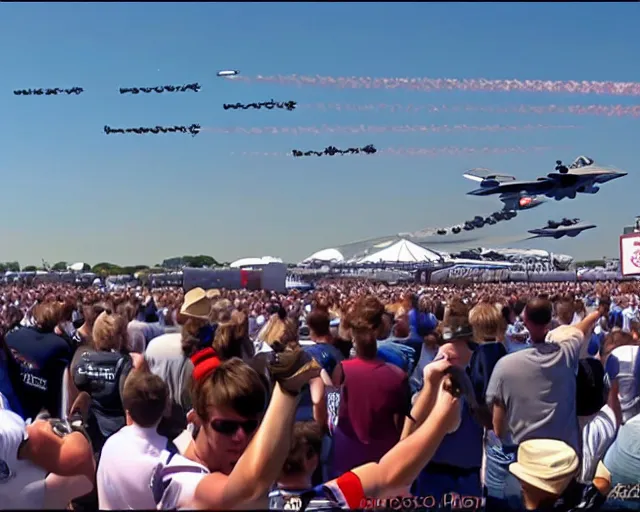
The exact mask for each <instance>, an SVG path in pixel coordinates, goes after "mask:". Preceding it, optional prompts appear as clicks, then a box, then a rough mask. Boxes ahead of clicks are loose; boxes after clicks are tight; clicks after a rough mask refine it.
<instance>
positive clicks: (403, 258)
mask: <svg viewBox="0 0 640 512" xmlns="http://www.w3.org/2000/svg"><path fill="white" fill-rule="evenodd" d="M439 260H441V257H440V255H439V254H438V253H436V252H434V251H430V250H429V249H425V248H424V247H422V246H421V245H418V244H414V243H413V242H410V241H409V240H405V239H402V240H398V241H397V242H396V243H395V244H393V245H390V246H389V247H387V248H386V249H382V250H381V251H378V252H376V253H373V254H370V255H369V256H366V257H364V258H362V259H361V260H359V262H358V263H380V262H389V263H420V262H423V261H439Z"/></svg>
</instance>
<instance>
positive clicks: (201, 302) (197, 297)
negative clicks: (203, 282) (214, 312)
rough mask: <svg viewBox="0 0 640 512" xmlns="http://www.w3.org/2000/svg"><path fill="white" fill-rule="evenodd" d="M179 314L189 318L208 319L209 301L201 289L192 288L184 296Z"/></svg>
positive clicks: (209, 311)
mask: <svg viewBox="0 0 640 512" xmlns="http://www.w3.org/2000/svg"><path fill="white" fill-rule="evenodd" d="M180 313H181V314H183V315H184V316H188V317H191V318H202V319H205V320H206V319H208V318H209V314H210V313H211V299H209V298H208V297H207V294H206V292H205V291H204V290H203V289H202V288H194V289H193V290H189V291H188V292H187V293H185V294H184V302H183V304H182V307H181V308H180Z"/></svg>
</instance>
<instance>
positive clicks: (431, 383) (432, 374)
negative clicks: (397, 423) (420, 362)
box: [400, 356, 451, 440]
mask: <svg viewBox="0 0 640 512" xmlns="http://www.w3.org/2000/svg"><path fill="white" fill-rule="evenodd" d="M449 366H451V363H450V362H449V360H448V359H447V357H446V356H445V358H444V359H441V360H439V361H434V362H432V363H429V364H427V365H426V366H425V367H424V370H423V372H422V375H423V381H424V385H423V387H422V390H421V391H420V393H419V394H418V397H417V399H416V401H415V403H414V404H413V407H412V408H411V412H410V414H409V416H408V417H407V418H406V419H405V422H404V428H403V429H402V435H401V437H400V439H401V440H403V439H405V438H406V437H408V436H409V435H410V434H412V433H413V432H414V431H415V430H416V429H417V428H418V427H419V426H420V425H422V424H423V423H424V421H425V420H426V419H427V417H428V416H429V413H430V412H431V410H432V409H433V406H434V404H435V403H436V397H437V396H438V386H439V384H440V381H441V380H442V376H443V375H444V372H445V370H446V369H447V368H448V367H449Z"/></svg>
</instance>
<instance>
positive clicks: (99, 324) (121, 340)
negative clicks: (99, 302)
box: [92, 311, 128, 352]
mask: <svg viewBox="0 0 640 512" xmlns="http://www.w3.org/2000/svg"><path fill="white" fill-rule="evenodd" d="M92 337H93V344H94V346H95V348H96V349H97V350H102V351H109V350H114V351H116V352H122V351H124V350H126V348H127V341H128V337H127V319H126V318H125V317H123V316H122V315H118V314H112V313H110V312H107V311H104V312H102V313H100V315H99V316H98V318H96V321H95V323H94V324H93V332H92Z"/></svg>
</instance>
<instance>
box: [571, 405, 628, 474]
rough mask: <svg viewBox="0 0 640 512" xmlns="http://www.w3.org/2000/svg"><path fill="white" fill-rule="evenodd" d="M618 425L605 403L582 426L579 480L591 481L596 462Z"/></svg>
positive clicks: (610, 442) (596, 465)
mask: <svg viewBox="0 0 640 512" xmlns="http://www.w3.org/2000/svg"><path fill="white" fill-rule="evenodd" d="M619 426H620V425H618V424H617V422H616V415H615V414H614V413H613V411H612V410H611V408H610V407H609V406H608V405H605V406H604V407H603V408H602V409H600V410H599V411H598V412H597V413H596V414H595V416H593V418H591V419H590V420H589V421H588V422H587V423H586V424H585V425H584V426H583V427H582V469H581V471H580V482H582V483H584V484H590V483H591V482H592V481H593V478H594V477H595V474H596V468H597V467H598V462H600V461H601V460H602V459H603V458H604V454H605V453H607V450H608V449H609V446H611V444H612V443H613V441H614V440H615V438H616V434H617V433H618V427H619Z"/></svg>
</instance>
